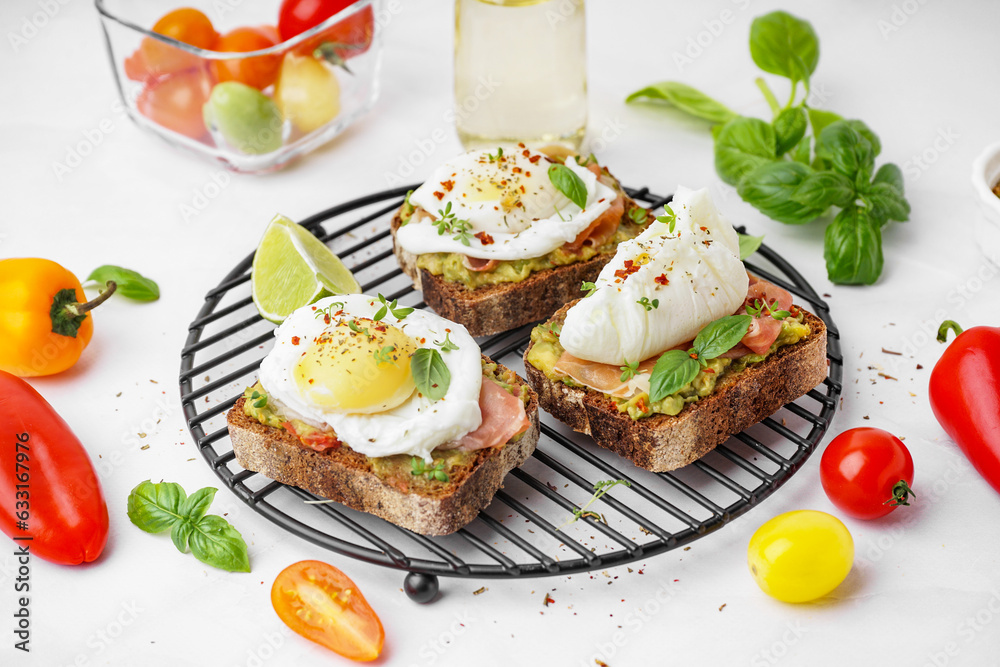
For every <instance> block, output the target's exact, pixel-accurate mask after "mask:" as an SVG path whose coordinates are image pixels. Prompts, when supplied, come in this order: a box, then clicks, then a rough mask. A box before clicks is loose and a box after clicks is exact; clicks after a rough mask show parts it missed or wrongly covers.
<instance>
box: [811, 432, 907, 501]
mask: <svg viewBox="0 0 1000 667" xmlns="http://www.w3.org/2000/svg"><path fill="white" fill-rule="evenodd" d="M819 474H820V481H821V482H822V483H823V490H824V491H826V495H827V496H828V497H829V498H830V500H831V501H832V502H833V504H834V505H836V506H837V507H838V508H839V509H840V510H841V511H843V512H844V513H846V514H848V515H850V516H852V517H854V518H855V519H875V518H878V517H880V516H885V515H886V514H888V513H889V512H891V511H893V510H894V509H896V507H898V506H900V505H909V502H907V500H908V497H909V496H910V495H913V496H916V494H915V493H913V490H912V489H910V485H911V484H913V458H912V457H911V456H910V451H909V450H908V449H907V448H906V445H904V444H903V443H902V442H901V441H900V439H899V438H897V437H896V436H894V435H893V434H892V433H889V432H888V431H883V430H882V429H879V428H852V429H850V430H849V431H844V432H843V433H841V434H840V435H838V436H837V437H836V438H834V439H833V441H832V442H831V443H830V444H829V445H827V447H826V451H825V452H823V459H822V460H821V461H820V465H819Z"/></svg>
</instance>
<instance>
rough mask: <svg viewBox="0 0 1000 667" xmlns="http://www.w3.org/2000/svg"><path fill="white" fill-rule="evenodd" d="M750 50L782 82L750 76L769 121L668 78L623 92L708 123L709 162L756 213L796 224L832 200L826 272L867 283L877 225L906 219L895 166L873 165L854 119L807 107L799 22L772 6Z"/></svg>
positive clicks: (804, 36)
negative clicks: (781, 91) (778, 91)
mask: <svg viewBox="0 0 1000 667" xmlns="http://www.w3.org/2000/svg"><path fill="white" fill-rule="evenodd" d="M750 55H751V57H752V58H753V61H754V63H756V64H757V66H758V67H760V69H761V70H763V71H764V72H767V73H769V74H776V75H778V76H781V77H785V78H786V79H788V80H789V81H790V82H791V93H790V95H789V98H788V101H787V102H786V103H785V104H784V106H782V105H781V104H780V103H779V102H778V100H777V98H776V97H775V95H774V93H773V92H772V91H771V89H770V88H769V87H768V84H767V82H766V81H765V80H764V79H763V78H761V77H758V78H757V79H756V83H757V86H758V87H759V88H760V90H761V92H762V93H763V95H764V98H765V99H766V101H767V103H768V105H769V106H770V108H771V113H772V118H771V121H770V122H767V121H765V120H761V119H759V118H750V117H746V116H739V115H736V114H735V113H733V112H731V111H730V110H729V109H728V108H726V107H725V106H723V105H722V104H720V103H718V102H716V101H715V100H712V99H711V98H709V97H708V96H706V95H704V94H702V93H699V92H698V91H696V90H694V89H692V88H690V86H686V85H685V84H678V83H676V82H663V83H657V84H654V85H653V86H649V87H647V88H644V89H642V90H640V91H637V92H636V93H633V94H632V95H630V96H629V97H628V98H627V100H626V101H627V102H633V101H636V100H639V99H645V100H663V101H666V102H668V103H670V104H671V105H672V106H674V107H676V108H677V109H679V110H681V111H684V112H686V113H688V114H689V115H691V116H695V117H698V118H701V119H704V120H708V121H709V122H710V123H712V124H713V127H712V136H713V137H714V139H715V170H716V171H717V172H718V174H719V176H720V178H722V180H723V181H725V182H726V183H728V184H729V185H732V186H734V187H736V189H737V192H738V193H739V195H740V197H741V198H742V199H743V200H744V201H746V202H748V203H749V204H751V205H752V206H754V207H755V208H756V209H757V210H759V211H760V212H761V213H763V214H764V215H767V216H768V217H770V218H773V219H774V220H777V221H779V222H784V223H786V224H791V225H801V224H806V223H809V222H812V221H814V220H817V219H827V218H825V216H826V214H827V212H828V211H830V209H831V207H835V208H836V209H840V210H839V212H837V214H836V216H835V217H834V219H833V222H832V223H830V224H829V226H828V227H827V229H826V234H825V245H824V257H825V259H826V269H827V275H828V276H829V278H830V280H831V281H832V282H834V283H837V284H872V283H874V282H875V281H876V280H878V278H879V276H880V275H881V273H882V266H883V263H884V260H883V255H882V228H883V227H884V226H885V225H886V224H887V223H888V222H889V221H890V220H897V221H900V222H903V221H906V220H907V219H908V218H909V214H910V205H909V203H908V202H907V201H906V198H905V197H904V187H903V176H902V172H901V171H900V169H899V167H897V166H896V165H894V164H884V165H882V166H881V167H880V168H878V169H877V170H876V168H875V159H876V158H877V157H878V155H879V153H880V152H881V151H882V143H881V141H879V138H878V135H876V134H875V133H874V132H873V131H872V130H871V129H870V128H869V127H868V126H867V125H865V124H864V123H863V122H861V121H860V120H848V119H844V118H842V117H841V116H839V115H838V114H836V113H833V112H831V111H823V110H820V109H813V108H811V107H809V106H807V103H806V100H807V99H808V94H809V90H810V79H811V77H812V75H813V73H814V72H815V71H816V66H817V64H818V63H819V39H818V37H817V36H816V32H815V30H813V27H812V25H810V24H809V22H808V21H803V20H802V19H799V18H796V17H795V16H792V15H791V14H788V13H787V12H782V11H777V12H771V13H769V14H765V15H763V16H759V17H757V18H756V19H754V21H753V24H752V25H751V28H750ZM800 89H804V94H801V95H800V94H799V92H800ZM744 256H745V255H744Z"/></svg>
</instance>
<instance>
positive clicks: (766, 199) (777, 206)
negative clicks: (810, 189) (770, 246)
mask: <svg viewBox="0 0 1000 667" xmlns="http://www.w3.org/2000/svg"><path fill="white" fill-rule="evenodd" d="M813 173H815V172H813V170H812V169H811V168H809V167H807V166H806V165H804V164H800V163H798V162H785V161H781V162H770V163H768V164H765V165H761V166H760V167H757V168H756V169H754V170H753V171H752V172H750V173H749V174H747V175H746V176H745V177H744V178H743V180H742V181H740V184H739V186H738V187H737V191H738V192H739V194H740V197H742V198H743V200H744V201H745V202H747V203H748V204H750V205H752V206H753V207H754V208H756V209H757V210H758V211H760V212H761V213H763V214H764V215H766V216H768V217H769V218H773V219H775V220H778V221H780V222H784V223H788V224H791V225H801V224H803V223H806V222H811V221H813V220H815V219H816V218H818V217H819V216H821V215H822V214H823V213H824V212H825V211H826V209H827V208H829V206H825V205H822V202H820V203H819V205H813V204H803V203H800V202H798V201H795V200H794V199H792V194H793V193H794V192H795V191H796V190H797V189H798V188H799V186H800V185H802V183H803V182H805V180H806V179H807V178H809V177H810V176H812V175H813Z"/></svg>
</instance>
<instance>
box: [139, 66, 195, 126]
mask: <svg viewBox="0 0 1000 667" xmlns="http://www.w3.org/2000/svg"><path fill="white" fill-rule="evenodd" d="M212 84H213V81H212V77H211V76H210V75H209V73H208V69H207V68H205V67H198V68H196V69H191V70H187V71H184V72H176V73H174V74H167V75H165V76H161V77H157V78H155V79H150V80H149V81H148V82H147V83H146V87H145V88H143V90H142V92H141V93H139V97H138V98H137V99H136V106H137V107H138V108H139V112H140V113H142V115H144V116H146V117H147V118H149V119H150V120H152V121H154V122H155V123H157V124H159V125H162V126H163V127H165V128H167V129H170V130H173V131H174V132H178V133H180V134H183V135H185V136H188V137H191V138H192V139H202V138H204V137H205V135H206V134H208V130H206V129H205V121H204V118H203V117H202V107H203V106H204V105H205V102H206V101H207V100H208V97H209V95H210V94H211V92H212Z"/></svg>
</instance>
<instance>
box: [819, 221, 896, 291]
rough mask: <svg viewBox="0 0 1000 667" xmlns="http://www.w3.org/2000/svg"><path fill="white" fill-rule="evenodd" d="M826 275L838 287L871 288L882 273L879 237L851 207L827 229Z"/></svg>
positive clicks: (868, 222)
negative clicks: (864, 286) (867, 286)
mask: <svg viewBox="0 0 1000 667" xmlns="http://www.w3.org/2000/svg"><path fill="white" fill-rule="evenodd" d="M823 257H824V258H825V259H826V272H827V275H828V276H829V278H830V280H831V282H834V283H836V284H838V285H871V284H872V283H874V282H875V281H876V280H878V277H879V275H880V274H881V273H882V264H883V258H882V233H881V231H880V230H879V227H878V225H877V224H875V223H874V222H873V221H872V220H871V219H870V218H869V217H868V215H867V213H865V212H864V211H863V210H861V209H858V207H856V206H850V207H848V208H845V209H844V210H843V211H841V212H840V213H839V214H838V215H837V217H836V218H834V220H833V222H832V223H830V226H829V227H827V228H826V238H825V249H824V252H823Z"/></svg>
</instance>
